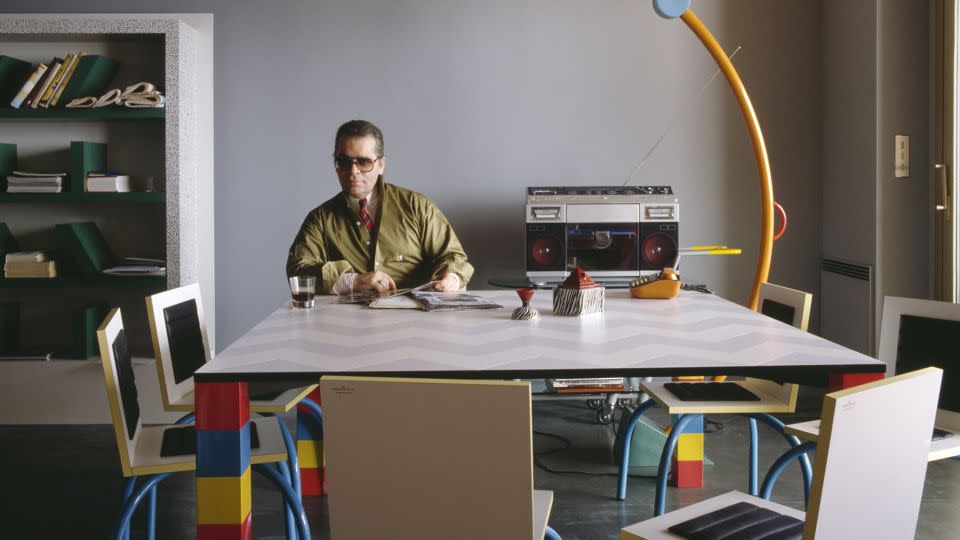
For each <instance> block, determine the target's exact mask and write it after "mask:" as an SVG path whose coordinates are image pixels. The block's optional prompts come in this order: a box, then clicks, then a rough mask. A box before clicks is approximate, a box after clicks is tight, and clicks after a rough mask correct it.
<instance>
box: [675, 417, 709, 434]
mask: <svg viewBox="0 0 960 540" xmlns="http://www.w3.org/2000/svg"><path fill="white" fill-rule="evenodd" d="M679 416H680V415H678V414H671V415H670V423H671V424H673V425H677V418H679ZM688 416H693V417H694V418H693V419H692V420H690V421H689V422H688V423H687V425H686V426H684V428H683V431H681V432H680V433H703V415H702V414H696V415H688Z"/></svg>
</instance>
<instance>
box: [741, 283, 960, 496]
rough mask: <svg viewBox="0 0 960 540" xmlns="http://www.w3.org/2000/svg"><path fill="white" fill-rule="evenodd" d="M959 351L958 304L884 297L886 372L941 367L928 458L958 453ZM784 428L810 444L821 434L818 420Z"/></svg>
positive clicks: (767, 487) (881, 354)
mask: <svg viewBox="0 0 960 540" xmlns="http://www.w3.org/2000/svg"><path fill="white" fill-rule="evenodd" d="M957 351H960V304H954V303H953V302H938V301H935V300H923V299H917V298H901V297H896V296H887V297H885V298H884V301H883V318H882V322H881V326H880V349H879V351H878V354H877V358H878V359H879V360H880V361H881V362H883V363H884V364H886V365H887V374H888V375H893V374H894V373H896V372H899V371H903V370H910V369H916V368H919V367H929V366H934V367H939V368H941V369H943V378H944V384H943V386H942V387H941V389H940V401H939V408H938V409H937V417H936V420H935V421H934V433H933V434H932V436H931V440H930V452H929V454H928V455H927V460H928V461H936V460H939V459H947V458H954V457H957V456H960V396H958V394H957V392H956V386H953V385H955V384H956V383H954V382H953V381H956V380H960V367H958V366H957V365H956V363H955V362H954V360H953V359H954V358H956V355H957ZM785 431H786V432H787V433H789V434H790V435H794V436H796V437H797V438H799V439H800V440H802V441H806V444H808V445H809V446H813V445H816V443H817V441H818V440H819V439H820V420H811V421H809V422H800V423H796V424H788V425H787V426H786V427H785ZM787 463H789V459H788V456H784V457H781V458H780V459H779V460H777V462H776V463H775V464H774V466H773V467H771V468H770V472H769V473H767V477H766V479H765V480H764V488H763V489H762V490H761V493H760V496H762V497H766V498H769V496H770V492H771V491H772V490H773V485H774V482H776V479H777V477H779V475H780V473H781V471H783V469H784V467H785V466H786V464H787Z"/></svg>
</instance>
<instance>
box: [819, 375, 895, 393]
mask: <svg viewBox="0 0 960 540" xmlns="http://www.w3.org/2000/svg"><path fill="white" fill-rule="evenodd" d="M885 375H886V374H884V373H838V374H834V375H830V381H829V383H828V385H827V392H833V391H836V390H843V389H845V388H853V387H854V386H860V385H861V384H867V383H871V382H873V381H879V380H883V378H884V376H885Z"/></svg>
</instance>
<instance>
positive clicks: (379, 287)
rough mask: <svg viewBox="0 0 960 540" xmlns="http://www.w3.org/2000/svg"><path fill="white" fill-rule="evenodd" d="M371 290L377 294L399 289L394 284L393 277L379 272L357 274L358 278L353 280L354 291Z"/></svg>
mask: <svg viewBox="0 0 960 540" xmlns="http://www.w3.org/2000/svg"><path fill="white" fill-rule="evenodd" d="M370 289H373V290H375V291H377V292H383V291H394V290H396V289H397V284H396V283H394V282H393V278H392V277H390V276H388V275H387V274H384V273H383V272H381V271H379V270H374V271H373V272H367V273H365V274H357V277H356V278H355V279H354V280H353V290H355V291H369V290H370Z"/></svg>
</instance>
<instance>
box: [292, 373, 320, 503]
mask: <svg viewBox="0 0 960 540" xmlns="http://www.w3.org/2000/svg"><path fill="white" fill-rule="evenodd" d="M308 397H309V398H310V399H312V400H313V401H316V402H317V403H318V404H321V405H322V403H321V401H320V389H319V388H317V389H316V390H314V391H313V392H310V395H309V396H308ZM297 455H298V456H299V457H300V486H301V491H302V493H303V494H304V495H312V496H321V495H326V494H327V475H326V466H325V461H324V457H323V423H322V422H320V421H318V420H317V418H316V417H315V416H313V415H312V414H310V412H309V409H307V408H306V407H304V406H302V405H297Z"/></svg>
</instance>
